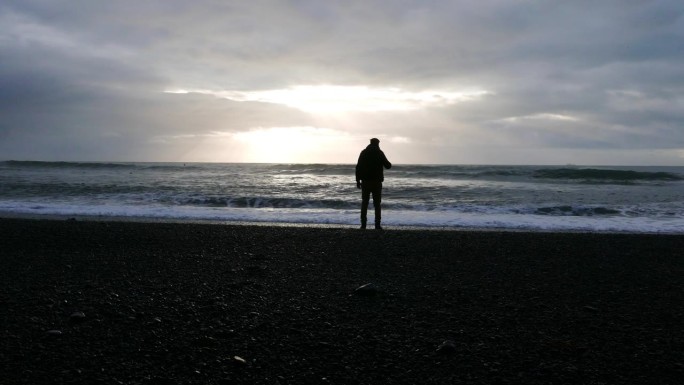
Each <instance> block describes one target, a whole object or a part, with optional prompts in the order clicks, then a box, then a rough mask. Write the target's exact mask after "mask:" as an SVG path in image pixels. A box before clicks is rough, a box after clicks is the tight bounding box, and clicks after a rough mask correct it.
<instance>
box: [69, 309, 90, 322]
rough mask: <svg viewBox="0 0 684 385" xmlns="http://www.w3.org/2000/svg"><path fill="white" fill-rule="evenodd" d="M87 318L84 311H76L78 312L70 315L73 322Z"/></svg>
mask: <svg viewBox="0 0 684 385" xmlns="http://www.w3.org/2000/svg"><path fill="white" fill-rule="evenodd" d="M85 318H86V316H85V313H83V312H82V311H76V312H73V313H71V316H69V321H71V322H73V323H79V322H83V321H84V320H85Z"/></svg>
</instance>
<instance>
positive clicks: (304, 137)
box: [231, 127, 349, 163]
mask: <svg viewBox="0 0 684 385" xmlns="http://www.w3.org/2000/svg"><path fill="white" fill-rule="evenodd" d="M231 135H232V136H233V138H234V139H235V140H236V141H237V142H240V143H242V144H243V145H244V146H245V148H246V154H245V156H246V158H245V159H244V161H247V162H258V163H302V162H306V163H308V162H311V161H312V159H317V158H320V157H319V156H318V154H320V153H328V155H330V154H331V153H333V152H334V151H332V150H331V149H334V148H335V147H336V146H338V147H339V145H340V143H341V142H344V141H346V140H348V139H349V138H348V136H347V135H346V134H344V133H342V132H338V131H335V130H331V129H324V128H315V127H270V128H258V129H253V130H250V131H243V132H237V133H234V134H231Z"/></svg>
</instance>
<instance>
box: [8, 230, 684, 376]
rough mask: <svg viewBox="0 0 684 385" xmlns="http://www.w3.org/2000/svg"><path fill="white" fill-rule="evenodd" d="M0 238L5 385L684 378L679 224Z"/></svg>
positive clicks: (12, 234) (35, 233) (13, 234)
mask: <svg viewBox="0 0 684 385" xmlns="http://www.w3.org/2000/svg"><path fill="white" fill-rule="evenodd" d="M0 232H1V233H2V234H3V236H2V237H0V249H1V250H3V256H2V258H0V320H1V321H2V322H3V328H0V339H1V340H2V341H3V343H2V344H0V371H2V372H3V373H5V377H4V379H3V380H4V381H6V383H7V384H42V383H46V384H47V383H74V382H75V383H117V382H121V383H127V384H172V383H188V384H207V383H219V384H222V383H226V384H227V383H245V384H248V383H249V384H252V383H257V384H273V383H280V384H285V383H293V384H300V383H312V384H313V383H333V384H373V383H398V384H404V383H405V384H412V383H425V384H443V383H459V382H465V383H476V384H477V383H482V384H489V383H502V384H505V383H527V384H549V383H551V384H564V383H586V384H599V383H604V384H622V383H630V384H650V383H663V384H675V383H677V382H678V381H679V380H680V379H681V378H682V376H684V361H683V359H682V357H684V332H683V331H682V328H681V321H682V320H683V319H684V290H683V289H682V288H684V258H682V256H681V247H682V245H684V237H682V236H678V235H661V234H597V233H536V232H507V231H503V232H493V231H421V230H416V231H395V230H393V229H390V230H386V231H374V230H366V231H360V230H357V229H351V228H338V227H330V228H322V227H286V226H283V227H278V226H253V225H230V224H228V225H222V226H216V225H211V224H196V223H147V222H116V221H85V220H76V221H68V220H29V219H0ZM368 283H371V284H372V286H371V289H370V290H365V291H364V290H360V291H359V290H357V289H358V288H359V287H360V286H362V285H364V284H368Z"/></svg>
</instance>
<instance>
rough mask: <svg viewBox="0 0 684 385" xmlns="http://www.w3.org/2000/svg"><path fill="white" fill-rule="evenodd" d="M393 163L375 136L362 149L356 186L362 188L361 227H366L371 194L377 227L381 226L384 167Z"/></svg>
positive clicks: (388, 166)
mask: <svg viewBox="0 0 684 385" xmlns="http://www.w3.org/2000/svg"><path fill="white" fill-rule="evenodd" d="M391 167H392V163H390V162H389V161H388V160H387V157H386V156H385V153H384V152H382V150H380V140H378V139H377V138H373V139H371V140H370V144H369V145H368V147H366V149H365V150H363V151H361V155H359V161H358V162H357V163H356V187H357V188H360V189H361V228H362V229H365V228H366V213H367V211H368V202H369V201H370V196H371V194H372V195H373V206H374V207H375V228H376V229H378V230H382V226H380V219H381V209H380V202H381V201H382V182H383V181H384V180H385V176H384V172H383V168H387V169H389V168H391Z"/></svg>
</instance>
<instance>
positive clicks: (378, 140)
mask: <svg viewBox="0 0 684 385" xmlns="http://www.w3.org/2000/svg"><path fill="white" fill-rule="evenodd" d="M371 144H374V145H376V146H378V145H380V139H378V138H373V139H371Z"/></svg>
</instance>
